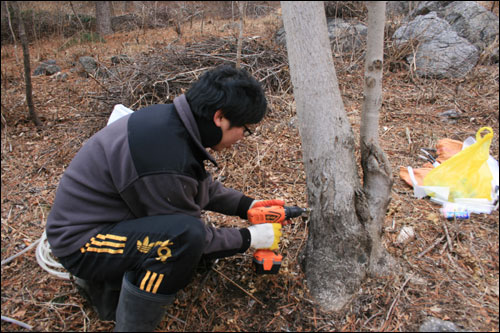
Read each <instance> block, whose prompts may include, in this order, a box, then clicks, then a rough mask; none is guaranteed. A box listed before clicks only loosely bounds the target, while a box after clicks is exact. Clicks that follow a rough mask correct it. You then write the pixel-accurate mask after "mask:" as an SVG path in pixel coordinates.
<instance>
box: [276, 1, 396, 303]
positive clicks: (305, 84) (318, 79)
mask: <svg viewBox="0 0 500 333" xmlns="http://www.w3.org/2000/svg"><path fill="white" fill-rule="evenodd" d="M376 6H380V4H376ZM383 6H384V8H385V4H383ZM281 7H282V13H283V22H284V26H285V30H286V39H287V50H288V58H289V64H290V72H291V77H292V83H293V87H294V96H295V101H296V105H297V115H298V118H299V124H300V125H299V131H300V135H301V139H302V148H303V158H304V166H305V171H306V177H307V193H308V203H309V207H311V208H312V209H313V211H312V214H311V219H310V229H309V235H308V240H307V245H306V248H305V251H304V253H303V266H304V269H305V273H306V278H307V284H308V287H309V290H310V291H311V294H312V296H313V297H314V298H315V299H316V301H317V302H318V303H319V304H320V306H322V307H323V308H324V309H325V310H328V311H336V310H340V309H341V308H342V307H343V306H344V305H345V304H346V303H347V302H348V301H349V300H350V298H351V297H352V295H353V294H355V293H356V292H357V291H358V290H359V286H360V284H361V282H362V281H363V279H364V278H365V276H366V274H367V273H369V272H373V273H377V274H379V273H381V272H385V271H386V270H385V267H386V264H387V263H388V262H389V261H390V259H389V258H388V256H386V252H385V249H384V248H383V246H382V244H381V240H380V234H381V227H382V223H383V220H384V216H385V211H386V208H387V205H388V203H389V197H390V190H391V186H392V178H391V171H390V166H389V163H388V161H387V159H386V157H385V155H384V153H383V152H382V150H381V149H380V148H379V145H378V111H379V108H380V104H381V96H382V95H381V79H382V49H383V48H382V47H383V23H384V22H383V21H384V17H383V16H382V17H381V16H380V10H385V9H380V8H379V11H378V16H377V17H376V19H375V22H378V23H379V25H380V23H381V24H382V27H381V30H380V26H379V28H378V30H377V29H375V30H374V31H372V33H373V34H374V35H376V36H377V38H375V39H374V40H373V44H377V48H376V49H375V51H373V52H375V53H374V54H375V55H374V56H372V55H370V57H371V58H373V59H372V60H370V61H369V63H368V64H367V77H366V80H367V83H366V85H367V87H366V89H365V98H366V103H365V106H364V108H365V109H366V111H367V113H366V115H363V122H364V124H363V129H362V132H363V136H362V139H361V141H362V146H363V151H362V152H363V154H364V157H363V168H364V169H363V173H364V182H363V187H362V186H361V183H360V179H359V178H360V177H359V175H358V172H357V165H356V160H355V156H354V151H355V142H354V134H353V131H352V128H351V126H350V124H349V121H348V119H347V115H346V112H345V109H344V105H343V102H342V98H341V95H340V91H339V87H338V81H337V77H336V73H335V67H334V64H333V58H332V53H331V49H330V43H329V40H328V32H327V28H326V18H325V12H324V7H323V3H322V2H300V1H293V2H288V1H283V2H282V5H281ZM372 14H373V11H372ZM382 14H383V12H382ZM372 19H373V17H372ZM380 20H381V21H380ZM372 23H373V22H372ZM370 29H371V28H370V27H369V28H368V30H370ZM372 29H373V28H372ZM370 36H371V35H370V33H369V37H370ZM380 38H382V39H380ZM372 47H373V46H369V48H372ZM370 52H372V51H370ZM370 54H371V53H370ZM368 59H370V58H368ZM379 187H380V188H379Z"/></svg>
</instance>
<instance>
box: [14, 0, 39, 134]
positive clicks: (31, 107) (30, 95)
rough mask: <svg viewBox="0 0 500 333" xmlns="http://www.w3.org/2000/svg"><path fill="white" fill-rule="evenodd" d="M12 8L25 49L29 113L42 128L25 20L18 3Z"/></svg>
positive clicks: (15, 2)
mask: <svg viewBox="0 0 500 333" xmlns="http://www.w3.org/2000/svg"><path fill="white" fill-rule="evenodd" d="M11 5H12V8H13V9H14V15H15V16H16V18H17V22H18V31H19V39H20V40H21V45H22V47H23V58H24V82H25V84H26V104H28V111H29V114H30V117H31V119H32V120H33V122H34V123H35V125H36V126H42V122H41V121H40V118H38V115H37V113H36V111H35V106H34V104H33V93H32V91H33V88H32V85H31V65H30V49H29V47H28V38H26V33H25V27H24V22H23V18H22V16H21V10H20V9H19V4H18V2H17V1H12V2H11Z"/></svg>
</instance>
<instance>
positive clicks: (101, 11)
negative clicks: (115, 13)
mask: <svg viewBox="0 0 500 333" xmlns="http://www.w3.org/2000/svg"><path fill="white" fill-rule="evenodd" d="M110 2H111V1H95V16H96V25H97V33H98V34H99V35H101V36H105V35H109V34H112V33H113V29H112V28H111V4H110Z"/></svg>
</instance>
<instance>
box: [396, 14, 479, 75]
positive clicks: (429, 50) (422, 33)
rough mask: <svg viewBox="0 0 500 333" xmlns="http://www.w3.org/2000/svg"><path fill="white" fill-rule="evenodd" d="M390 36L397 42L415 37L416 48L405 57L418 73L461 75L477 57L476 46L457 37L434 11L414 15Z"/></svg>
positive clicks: (471, 66) (401, 43)
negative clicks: (411, 19) (413, 17)
mask: <svg viewBox="0 0 500 333" xmlns="http://www.w3.org/2000/svg"><path fill="white" fill-rule="evenodd" d="M392 38H393V40H394V42H395V45H396V46H401V45H403V44H404V43H406V42H409V41H411V40H416V41H418V44H419V45H418V47H417V51H416V52H415V54H414V55H413V54H412V55H409V56H408V57H407V58H406V60H407V61H408V63H410V64H413V63H415V66H416V72H417V74H418V75H420V76H426V77H435V78H443V77H463V76H465V75H466V74H467V73H468V72H469V71H470V70H471V69H472V68H473V67H474V66H475V65H476V63H477V61H478V59H479V50H478V49H477V48H476V47H475V46H474V45H472V44H471V43H469V42H468V41H467V40H466V39H465V38H462V37H460V36H459V35H458V34H457V33H456V32H455V31H454V30H453V29H452V28H451V26H450V24H449V23H448V22H447V21H446V20H443V19H441V18H439V17H438V15H437V14H436V12H430V13H429V14H427V15H423V16H417V17H416V18H415V19H414V20H413V21H411V22H409V23H407V24H403V25H402V26H401V27H400V28H399V29H397V30H396V32H395V33H394V35H393V36H392Z"/></svg>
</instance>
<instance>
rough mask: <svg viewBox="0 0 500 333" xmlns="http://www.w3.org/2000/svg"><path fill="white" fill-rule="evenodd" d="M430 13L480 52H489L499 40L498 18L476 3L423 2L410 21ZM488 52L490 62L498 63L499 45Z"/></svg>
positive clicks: (410, 17) (412, 13)
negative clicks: (443, 21) (445, 22)
mask: <svg viewBox="0 0 500 333" xmlns="http://www.w3.org/2000/svg"><path fill="white" fill-rule="evenodd" d="M430 12H435V13H436V14H437V16H438V17H439V18H442V19H444V20H446V21H447V22H448V23H449V24H450V26H451V28H452V29H453V30H454V31H455V32H456V33H457V34H458V35H459V36H460V37H463V38H465V39H467V40H468V41H469V43H471V44H473V45H474V46H476V47H477V48H478V50H479V52H483V51H485V50H487V49H488V48H489V47H490V46H491V45H492V44H493V43H495V40H496V38H498V29H499V28H498V24H499V20H498V16H496V15H495V14H493V13H492V12H490V11H489V10H487V9H486V8H484V7H483V6H481V5H480V4H478V3H477V2H476V1H422V2H421V3H419V5H418V6H417V7H416V8H415V9H414V10H413V11H412V12H411V14H410V15H409V17H408V19H409V20H411V19H414V18H416V17H417V16H420V15H427V14H429V13H430ZM497 43H498V41H497ZM488 52H490V54H489V55H488V56H489V58H490V61H491V62H493V63H497V62H498V44H496V46H495V47H492V48H491V51H488Z"/></svg>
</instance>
